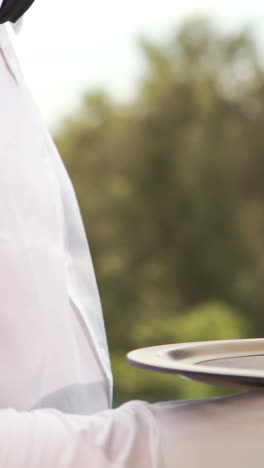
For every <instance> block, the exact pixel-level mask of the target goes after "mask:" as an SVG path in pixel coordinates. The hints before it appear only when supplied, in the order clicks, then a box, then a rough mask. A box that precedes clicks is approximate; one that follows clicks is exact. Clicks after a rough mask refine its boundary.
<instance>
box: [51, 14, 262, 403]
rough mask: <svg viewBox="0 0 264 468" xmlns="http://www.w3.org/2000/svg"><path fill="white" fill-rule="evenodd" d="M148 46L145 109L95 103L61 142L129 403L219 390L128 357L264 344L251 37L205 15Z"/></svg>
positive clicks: (258, 89) (98, 99)
mask: <svg viewBox="0 0 264 468" xmlns="http://www.w3.org/2000/svg"><path fill="white" fill-rule="evenodd" d="M140 47H141V50H142V53H143V54H144V56H145V61H146V67H145V73H144V76H142V79H141V82H140V83H139V86H138V94H137V96H136V98H135V99H134V100H133V102H130V103H127V104H123V105H121V104H117V103H115V102H114V101H113V100H112V99H111V97H110V96H108V95H106V94H105V93H104V92H100V91H96V92H95V93H93V94H87V95H84V97H83V107H82V109H81V112H80V113H78V114H76V115H73V116H72V118H71V119H70V120H68V121H65V122H64V124H63V125H62V127H61V131H60V132H58V134H57V135H54V138H55V141H56V143H57V146H58V148H59V151H60V153H61V154H62V156H63V158H64V161H65V164H66V166H67V169H68V171H69V173H70V176H71V178H72V181H73V184H74V186H75V189H76V193H77V197H78V199H79V203H80V207H81V211H82V215H83V218H84V222H85V226H86V229H87V234H88V238H89V243H90V246H91V251H92V256H93V258H94V263H95V269H96V273H97V279H98V284H99V289H100V293H101V297H102V302H103V307H104V313H105V320H106V327H107V331H108V337H109V343H110V348H111V350H112V360H113V370H114V376H115V380H116V398H117V399H118V400H122V399H126V398H131V397H135V398H138V397H141V396H143V397H148V398H149V399H155V398H162V397H164V398H167V397H170V398H171V397H172V398H175V397H180V398H181V397H182V398H186V396H187V397H198V396H206V395H208V394H215V392H216V389H214V388H213V387H210V386H201V384H191V383H190V382H188V381H186V380H182V379H178V378H177V377H175V376H167V375H158V374H156V373H152V372H145V371H140V370H138V369H133V368H131V367H130V366H129V365H128V364H127V363H126V358H125V355H126V352H127V351H129V350H130V349H133V348H136V347H139V346H148V345H152V344H162V343H167V342H187V341H195V340H214V339H228V338H240V337H255V336H261V335H263V332H264V314H263V307H264V288H263V274H264V264H263V258H264V209H263V205H264V184H263V180H264V158H263V155H264V139H263V122H264V69H263V66H262V64H261V62H260V61H259V59H258V54H257V49H256V45H255V43H254V41H253V39H252V37H251V34H250V32H249V31H242V32H241V33H240V34H235V35H223V34H221V33H220V32H219V31H218V30H217V28H216V27H215V26H214V25H213V24H212V23H208V22H206V21H203V20H197V21H192V22H190V23H186V24H184V25H183V26H182V28H181V29H180V30H179V31H177V33H176V34H175V35H174V36H173V37H172V38H171V40H170V41H169V42H168V43H167V44H159V45H157V44H153V43H150V42H149V41H148V40H146V39H141V41H140ZM220 391H221V390H220V389H218V392H217V393H218V394H219V393H220Z"/></svg>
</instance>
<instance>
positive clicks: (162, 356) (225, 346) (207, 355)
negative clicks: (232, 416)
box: [127, 338, 264, 390]
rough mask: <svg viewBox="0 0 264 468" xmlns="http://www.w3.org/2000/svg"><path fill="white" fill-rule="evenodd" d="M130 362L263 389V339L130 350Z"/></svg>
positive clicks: (232, 385) (158, 369) (225, 383)
mask: <svg viewBox="0 0 264 468" xmlns="http://www.w3.org/2000/svg"><path fill="white" fill-rule="evenodd" d="M127 358H128V361H129V363H130V364H132V365H134V366H136V367H141V368H143V369H151V370H154V371H159V372H166V373H172V374H179V375H180V376H183V377H186V378H188V379H191V380H197V381H200V382H206V383H210V384H214V385H221V386H228V387H240V388H241V387H242V388H247V389H248V388H249V389H262V390H263V389H264V339H262V338H257V339H247V340H219V341H200V342H193V343H181V344H169V345H162V346H152V347H149V348H141V349H137V350H134V351H131V352H130V353H128V355H127Z"/></svg>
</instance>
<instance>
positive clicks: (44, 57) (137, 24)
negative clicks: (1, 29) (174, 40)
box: [10, 0, 264, 128]
mask: <svg viewBox="0 0 264 468" xmlns="http://www.w3.org/2000/svg"><path fill="white" fill-rule="evenodd" d="M73 5H74V7H73ZM195 14H207V15H209V16H212V17H213V18H214V19H215V20H216V21H218V22H219V23H220V24H221V25H222V26H224V27H225V28H227V29H230V28H232V29H233V28H239V27H240V26H241V25H244V24H252V25H253V26H254V27H255V29H256V31H257V32H259V33H260V34H261V31H262V30H264V2H261V1H260V0H244V1H241V0H240V1H238V0H233V2H231V1H230V0H207V1H206V0H204V1H202V0H201V1H199V0H182V1H181V2H180V1H178V0H160V1H157V0H133V1H131V0H130V1H128V0H111V1H108V2H107V1H106V0H95V1H91V0H90V1H89V0H35V3H34V4H33V5H32V7H31V8H30V9H29V10H28V12H27V13H26V15H25V17H24V26H23V29H22V31H21V33H20V34H19V36H18V37H15V36H13V40H14V41H15V45H16V48H17V54H18V56H19V58H20V62H21V66H22V69H23V72H24V75H25V77H26V79H27V82H28V85H29V87H30V89H31V92H32V94H33V96H34V98H35V100H36V101H37V104H38V106H39V108H40V111H41V113H42V115H43V116H44V118H45V119H46V121H47V123H48V125H49V126H50V127H51V128H56V125H57V124H58V123H59V121H60V119H61V118H62V117H63V116H65V115H67V114H70V113H71V110H72V109H73V108H76V107H78V105H79V100H80V95H81V92H82V91H84V90H92V89H95V88H102V87H103V88H104V89H106V90H108V91H110V92H111V93H112V94H113V95H114V96H116V97H117V98H118V99H127V98H129V97H130V96H132V95H133V92H134V90H135V87H136V83H137V79H138V77H139V76H140V73H141V72H142V67H143V62H142V57H141V54H140V52H139V49H138V48H137V43H136V40H137V38H138V37H139V36H142V35H144V36H146V37H148V38H153V39H154V40H159V39H163V38H166V37H168V36H169V34H170V32H171V31H173V30H175V28H176V27H177V25H178V24H179V23H181V22H182V20H183V19H184V18H186V17H188V16H190V15H195ZM10 30H11V29H10Z"/></svg>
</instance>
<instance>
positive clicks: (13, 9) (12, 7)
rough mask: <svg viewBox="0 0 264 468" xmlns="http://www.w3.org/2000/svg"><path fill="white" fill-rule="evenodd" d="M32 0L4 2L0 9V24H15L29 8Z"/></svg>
mask: <svg viewBox="0 0 264 468" xmlns="http://www.w3.org/2000/svg"><path fill="white" fill-rule="evenodd" d="M33 2H34V0H4V1H3V3H2V6H1V8H0V24H3V23H6V22H7V21H11V22H12V23H15V22H16V21H17V20H18V19H19V18H20V17H21V16H23V14H24V13H25V12H26V11H27V10H28V9H29V7H31V5H32V3H33Z"/></svg>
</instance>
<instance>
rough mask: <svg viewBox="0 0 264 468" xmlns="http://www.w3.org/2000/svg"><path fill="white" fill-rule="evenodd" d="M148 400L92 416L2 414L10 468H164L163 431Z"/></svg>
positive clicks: (0, 453) (1, 434) (1, 436)
mask: <svg viewBox="0 0 264 468" xmlns="http://www.w3.org/2000/svg"><path fill="white" fill-rule="evenodd" d="M151 406H152V405H149V404H148V403H145V402H141V401H131V402H129V403H126V404H124V405H122V406H121V407H119V408H117V409H114V410H106V411H103V412H100V413H97V414H95V415H92V416H77V415H66V414H63V413H60V412H59V411H56V410H36V411H32V412H17V411H14V410H11V409H9V410H3V411H1V413H0V466H3V467H5V468H14V467H16V468H76V467H78V468H88V467H96V468H135V467H136V468H160V467H161V466H162V465H161V460H160V446H159V429H158V425H157V423H156V419H155V417H154V413H153V412H152V410H151Z"/></svg>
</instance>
